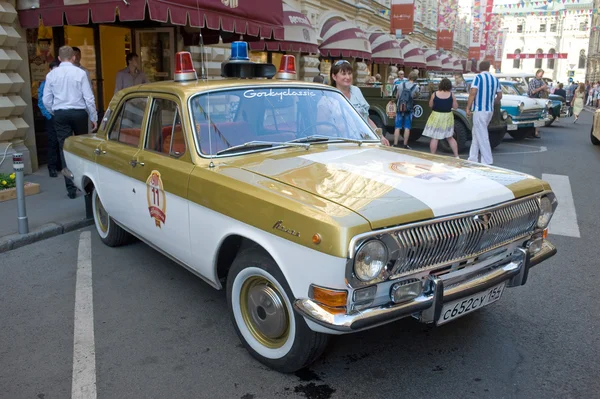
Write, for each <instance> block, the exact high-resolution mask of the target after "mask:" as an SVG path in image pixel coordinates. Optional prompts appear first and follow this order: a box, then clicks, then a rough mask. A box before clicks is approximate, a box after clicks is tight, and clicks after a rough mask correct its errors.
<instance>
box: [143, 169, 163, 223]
mask: <svg viewBox="0 0 600 399" xmlns="http://www.w3.org/2000/svg"><path fill="white" fill-rule="evenodd" d="M146 192H147V197H148V211H149V212H150V217H151V218H153V219H154V221H155V222H156V227H159V228H161V227H162V226H161V223H163V224H164V223H165V220H166V218H167V198H166V196H165V190H164V187H163V182H162V179H161V178H160V172H159V171H157V170H153V171H152V173H150V176H148V180H146Z"/></svg>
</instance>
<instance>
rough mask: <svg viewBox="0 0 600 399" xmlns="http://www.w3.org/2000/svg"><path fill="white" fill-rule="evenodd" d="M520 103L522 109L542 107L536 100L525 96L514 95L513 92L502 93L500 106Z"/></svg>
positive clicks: (511, 105)
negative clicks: (522, 105) (522, 106)
mask: <svg viewBox="0 0 600 399" xmlns="http://www.w3.org/2000/svg"><path fill="white" fill-rule="evenodd" d="M520 103H523V104H524V105H525V107H524V108H523V110H528V109H536V108H544V106H543V105H540V104H538V102H537V100H535V99H533V98H529V97H525V96H516V95H513V94H504V95H502V100H501V105H502V107H518V106H519V104H520Z"/></svg>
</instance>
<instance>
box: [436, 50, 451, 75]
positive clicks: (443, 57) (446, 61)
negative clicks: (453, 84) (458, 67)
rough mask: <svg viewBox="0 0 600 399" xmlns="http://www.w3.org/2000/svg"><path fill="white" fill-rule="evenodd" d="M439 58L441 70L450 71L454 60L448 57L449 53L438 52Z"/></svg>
mask: <svg viewBox="0 0 600 399" xmlns="http://www.w3.org/2000/svg"><path fill="white" fill-rule="evenodd" d="M439 58H440V61H441V64H442V71H444V72H452V71H453V70H454V61H453V60H452V59H451V58H450V55H449V54H443V53H442V54H439Z"/></svg>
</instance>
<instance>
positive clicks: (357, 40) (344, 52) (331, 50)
mask: <svg viewBox="0 0 600 399" xmlns="http://www.w3.org/2000/svg"><path fill="white" fill-rule="evenodd" d="M321 37H322V38H323V42H322V43H321V45H320V46H319V50H320V51H321V55H322V56H323V57H351V58H362V59H365V60H370V59H371V44H370V43H369V38H368V36H367V34H366V33H365V32H363V31H362V29H360V28H359V27H358V26H356V25H355V24H354V23H352V22H349V21H327V22H326V23H325V25H324V26H323V29H322V30H321Z"/></svg>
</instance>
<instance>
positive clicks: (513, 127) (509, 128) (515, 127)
mask: <svg viewBox="0 0 600 399" xmlns="http://www.w3.org/2000/svg"><path fill="white" fill-rule="evenodd" d="M506 128H507V129H508V130H517V129H518V128H519V127H518V126H517V125H507V126H506Z"/></svg>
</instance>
